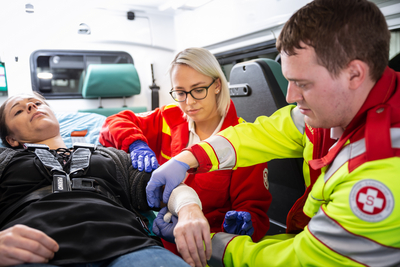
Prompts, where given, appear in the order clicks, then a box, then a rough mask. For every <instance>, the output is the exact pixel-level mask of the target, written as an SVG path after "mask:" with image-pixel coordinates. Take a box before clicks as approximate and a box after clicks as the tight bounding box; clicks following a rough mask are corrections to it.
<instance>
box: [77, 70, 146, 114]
mask: <svg viewBox="0 0 400 267" xmlns="http://www.w3.org/2000/svg"><path fill="white" fill-rule="evenodd" d="M138 94H140V80H139V76H138V74H137V71H136V68H135V66H134V65H133V64H90V65H89V66H88V68H87V71H86V74H85V76H84V81H83V85H82V96H83V98H98V99H99V107H98V108H95V109H81V110H79V112H90V113H97V114H101V115H104V116H110V115H112V114H115V113H118V112H119V111H122V110H125V109H129V110H132V111H133V112H135V113H139V112H145V111H147V107H146V106H133V107H128V106H127V105H126V103H125V101H126V99H125V98H126V97H130V96H133V95H138ZM104 98H122V99H123V105H121V107H112V108H103V107H102V104H101V100H102V99H104Z"/></svg>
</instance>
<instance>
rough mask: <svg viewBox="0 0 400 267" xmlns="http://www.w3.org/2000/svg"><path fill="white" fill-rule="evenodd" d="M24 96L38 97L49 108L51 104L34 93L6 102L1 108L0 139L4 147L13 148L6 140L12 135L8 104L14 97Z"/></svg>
mask: <svg viewBox="0 0 400 267" xmlns="http://www.w3.org/2000/svg"><path fill="white" fill-rule="evenodd" d="M22 95H24V96H28V95H32V96H33V97H36V98H39V99H40V100H42V101H43V103H45V104H46V105H47V106H48V105H49V104H47V102H46V99H45V98H44V97H43V96H42V95H41V94H39V93H37V92H33V93H32V94H29V93H28V94H19V95H15V96H11V97H9V98H8V99H7V100H6V101H4V103H3V104H2V105H1V106H0V138H1V141H2V142H3V145H4V146H7V147H11V146H10V144H8V142H7V140H6V137H7V136H8V135H9V134H10V130H9V129H8V127H7V125H6V115H5V114H6V113H5V108H6V105H7V103H8V102H9V101H10V100H11V99H13V98H14V97H17V96H22Z"/></svg>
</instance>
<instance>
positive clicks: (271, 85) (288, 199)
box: [229, 59, 305, 234]
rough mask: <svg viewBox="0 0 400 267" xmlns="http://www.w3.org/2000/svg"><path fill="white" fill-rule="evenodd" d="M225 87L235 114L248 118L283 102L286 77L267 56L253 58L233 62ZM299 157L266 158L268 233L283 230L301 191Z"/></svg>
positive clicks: (251, 119) (265, 113)
mask: <svg viewBox="0 0 400 267" xmlns="http://www.w3.org/2000/svg"><path fill="white" fill-rule="evenodd" d="M229 83H230V85H229V89H230V94H231V98H232V101H233V102H234V104H235V107H236V110H237V112H238V115H239V116H240V117H242V118H243V119H245V120H246V121H248V122H254V120H255V119H256V118H257V117H259V116H263V115H266V116H270V115H272V114H273V113H274V112H275V111H276V110H277V109H279V108H281V107H284V106H286V105H287V103H286V100H285V95H286V88H287V84H288V82H287V80H286V79H285V78H284V76H283V75H282V70H281V66H280V64H279V63H278V62H276V61H274V60H271V59H256V60H251V61H247V62H242V63H238V64H236V65H235V66H234V67H233V68H232V70H231V73H230V81H229ZM302 162H303V159H275V160H271V161H269V162H268V180H269V191H270V192H271V195H272V203H271V206H270V208H269V210H268V216H269V218H270V222H271V224H270V225H271V226H270V230H269V231H268V234H277V233H284V232H285V231H286V229H285V227H286V216H287V214H288V212H289V210H290V209H291V207H292V205H293V204H294V202H295V201H296V200H297V199H298V198H300V197H301V196H302V195H303V193H304V191H305V183H304V178H303V172H302Z"/></svg>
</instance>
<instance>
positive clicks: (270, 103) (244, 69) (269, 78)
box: [229, 59, 287, 122]
mask: <svg viewBox="0 0 400 267" xmlns="http://www.w3.org/2000/svg"><path fill="white" fill-rule="evenodd" d="M229 83H230V86H229V90H230V94H231V97H232V100H233V102H234V103H235V107H236V110H237V112H238V114H239V116H240V117H242V118H243V119H245V120H246V121H248V122H254V120H255V119H256V118H257V117H258V116H261V115H267V116H270V115H272V113H274V112H275V111H276V110H277V109H279V108H281V107H283V106H285V105H287V103H286V100H285V95H284V94H283V93H282V91H285V90H286V87H287V81H286V79H285V78H284V77H283V75H282V71H281V68H280V65H279V63H278V62H275V61H273V60H270V59H257V60H251V61H246V62H242V63H238V64H236V65H235V66H234V67H233V68H232V70H231V74H230V81H229Z"/></svg>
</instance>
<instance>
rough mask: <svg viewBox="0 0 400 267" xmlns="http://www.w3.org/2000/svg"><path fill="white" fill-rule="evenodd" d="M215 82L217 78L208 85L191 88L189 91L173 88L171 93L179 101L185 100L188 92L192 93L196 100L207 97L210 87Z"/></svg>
mask: <svg viewBox="0 0 400 267" xmlns="http://www.w3.org/2000/svg"><path fill="white" fill-rule="evenodd" d="M214 82H215V80H213V81H212V83H211V84H210V85H209V86H207V87H197V88H194V89H192V90H190V91H189V92H186V91H182V90H171V91H170V92H169V93H170V95H171V96H172V98H173V99H174V100H175V101H177V102H183V101H185V100H186V98H187V95H188V94H190V95H191V96H192V97H193V98H194V99H196V100H202V99H204V98H206V97H207V93H208V88H210V87H211V85H213V84H214Z"/></svg>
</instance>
